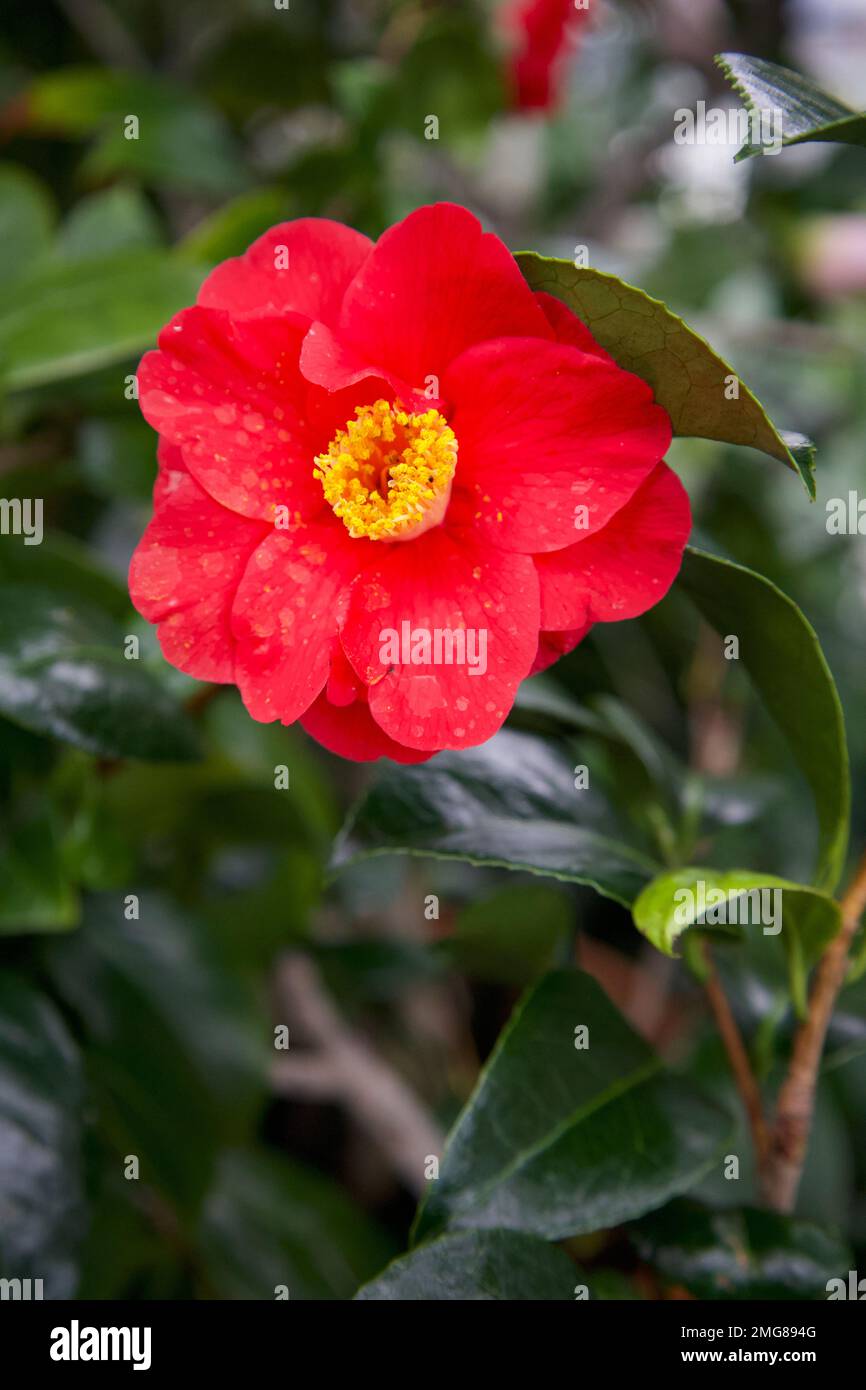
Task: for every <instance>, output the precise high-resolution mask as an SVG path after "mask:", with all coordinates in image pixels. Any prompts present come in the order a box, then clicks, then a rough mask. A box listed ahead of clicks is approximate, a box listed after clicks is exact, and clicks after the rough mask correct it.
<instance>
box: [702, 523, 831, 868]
mask: <svg viewBox="0 0 866 1390" xmlns="http://www.w3.org/2000/svg"><path fill="white" fill-rule="evenodd" d="M677 586H678V588H679V589H681V590H682V591H683V592H685V593H686V594H688V596H689V598H691V600H692V601H693V602H694V603H695V604H696V606H697V608H698V609H699V611H700V612H701V614H702V615H703V616H704V617H705V618H706V620H707V622H708V623H710V624H711V625H712V626H713V627H714V628H715V629H716V631H717V632H718V633H720V634H721V635H722V636H729V635H733V636H736V637H738V638H739V660H740V661H741V662H742V664H743V666H745V668H746V670H747V671H748V673H749V675H750V677H751V679H752V682H753V684H754V686H755V688H756V689H757V691H758V693H759V694H760V696H761V699H762V700H763V702H764V704H765V706H766V708H767V710H768V712H769V713H770V715H771V716H772V718H773V719H774V720H775V722H776V723H777V724H778V726H779V728H780V729H781V731H782V733H783V734H784V735H785V738H786V739H787V741H788V743H789V745H790V749H791V753H792V755H793V757H794V761H795V762H796V763H797V766H798V767H799V768H800V771H801V772H802V773H803V775H804V777H805V778H806V780H807V782H808V783H809V786H810V788H811V790H812V795H813V798H814V801H815V811H816V815H817V819H818V832H819V835H818V863H817V867H816V870H815V874H814V878H813V883H814V885H815V887H816V888H819V889H821V890H823V891H826V892H832V890H833V888H835V886H836V884H837V883H838V881H839V876H840V874H841V872H842V868H843V866H844V863H845V853H846V849H847V845H848V830H849V816H850V805H851V787H850V773H849V768H848V746H847V742H846V737H845V719H844V715H843V713H842V706H841V703H840V701H839V695H838V692H837V690H836V684H835V682H834V680H833V676H832V673H831V671H830V668H829V666H828V665H827V661H826V659H825V657H824V653H823V651H822V650H821V644H820V642H819V641H818V637H817V635H816V633H815V630H814V628H812V626H811V624H810V623H809V622H808V620H807V619H806V618H805V617H804V615H803V613H802V612H801V611H800V609H799V608H798V607H797V605H796V604H795V603H794V602H793V600H792V599H789V598H788V597H787V596H786V595H785V594H783V593H782V591H781V590H780V589H777V588H776V586H775V584H771V583H770V581H769V580H768V579H764V578H763V577H762V576H761V575H759V574H755V573H754V571H753V570H749V569H746V568H744V567H743V566H742V565H735V564H732V563H731V562H730V561H728V560H722V559H720V558H719V557H718V556H715V555H708V554H706V553H704V552H703V551H700V550H695V549H693V548H692V547H689V549H688V550H687V551H686V554H685V557H684V560H683V566H682V569H681V571H680V575H679V578H678V580H677Z"/></svg>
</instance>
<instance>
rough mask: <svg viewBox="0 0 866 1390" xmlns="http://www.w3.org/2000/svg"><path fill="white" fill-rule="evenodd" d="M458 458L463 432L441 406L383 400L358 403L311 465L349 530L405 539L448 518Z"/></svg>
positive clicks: (352, 533)
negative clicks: (414, 408) (415, 408)
mask: <svg viewBox="0 0 866 1390" xmlns="http://www.w3.org/2000/svg"><path fill="white" fill-rule="evenodd" d="M456 466H457V439H456V437H455V434H454V431H453V430H452V429H451V427H450V426H449V425H448V423H447V421H446V420H445V417H444V416H443V415H441V414H440V412H439V411H438V410H425V411H424V412H423V413H421V414H413V413H412V412H411V411H408V410H406V409H405V408H404V407H403V406H402V405H401V404H400V402H394V403H391V402H389V401H386V400H378V401H375V402H374V403H373V404H372V405H361V406H358V407H357V409H356V410H355V417H354V419H352V420H349V421H348V423H347V424H346V427H345V429H342V430H338V431H337V433H336V435H335V436H334V438H333V439H332V440H331V442H330V444H329V445H328V452H327V453H326V454H319V455H318V456H317V458H316V461H315V468H314V470H313V473H314V476H315V477H316V478H318V479H319V481H320V482H321V484H322V490H323V492H324V494H325V498H326V500H327V501H328V502H329V503H330V505H331V507H333V509H334V514H335V515H336V516H338V517H339V518H340V520H341V521H342V523H343V525H344V526H345V527H346V529H347V531H348V532H349V535H350V536H353V537H355V538H356V539H359V538H361V537H362V536H364V537H367V538H368V539H370V540H381V541H407V540H411V539H413V538H414V537H415V536H420V535H422V534H423V532H424V531H429V530H430V528H431V527H433V526H438V525H439V523H440V522H441V521H442V519H443V517H444V516H445V512H446V510H447V507H448V502H449V500H450V497H451V484H452V482H453V479H454V470H455V468H456Z"/></svg>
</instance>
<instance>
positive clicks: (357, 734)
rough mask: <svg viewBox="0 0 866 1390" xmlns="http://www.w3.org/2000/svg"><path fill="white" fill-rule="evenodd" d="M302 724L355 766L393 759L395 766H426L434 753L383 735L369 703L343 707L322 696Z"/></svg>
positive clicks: (332, 750)
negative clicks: (425, 763) (411, 746)
mask: <svg viewBox="0 0 866 1390" xmlns="http://www.w3.org/2000/svg"><path fill="white" fill-rule="evenodd" d="M301 725H302V727H303V728H304V729H306V731H307V733H308V734H309V735H310V736H311V738H314V739H316V741H317V742H318V743H321V744H323V746H324V747H325V748H327V749H329V751H330V752H331V753H337V754H339V756H340V757H341V758H351V759H352V761H353V762H356V763H370V762H373V761H374V760H375V759H376V758H391V759H392V760H393V761H394V762H395V763H423V762H426V761H427V759H428V758H431V757H432V756H433V755H432V753H421V752H419V751H418V750H417V749H415V748H404V747H403V746H402V745H401V744H399V743H395V742H394V740H393V739H390V738H389V737H388V735H387V734H385V733H383V732H382V730H381V729H380V728H379V725H378V724H377V723H376V721H375V719H374V718H373V716H372V715H371V713H370V710H369V707H368V705H367V702H366V700H356V701H355V703H354V704H351V705H347V706H344V707H342V708H340V707H338V706H337V705H333V704H331V702H330V701H329V700H328V699H327V697H326V696H325V695H320V696H319V698H318V700H316V702H315V704H313V705H311V706H310V708H309V709H308V710H307V712H306V714H304V715H302V716H301Z"/></svg>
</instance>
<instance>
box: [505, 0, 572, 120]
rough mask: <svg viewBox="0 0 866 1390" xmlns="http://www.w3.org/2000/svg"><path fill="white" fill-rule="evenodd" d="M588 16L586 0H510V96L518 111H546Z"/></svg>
mask: <svg viewBox="0 0 866 1390" xmlns="http://www.w3.org/2000/svg"><path fill="white" fill-rule="evenodd" d="M588 18H589V0H583V4H581V3H579V0H578V3H575V0H509V3H508V7H507V10H506V16H505V24H506V28H507V30H508V34H509V38H510V41H511V44H512V53H511V59H510V67H509V79H510V86H511V97H512V101H513V103H514V105H515V106H516V107H517V109H518V110H520V111H548V110H550V109H551V108H552V107H554V106H555V105H556V104H557V101H558V100H559V97H560V95H561V92H562V85H563V78H564V70H565V66H566V64H567V61H568V57H569V54H571V53H573V52H574V51H575V48H576V45H577V41H578V34H579V30H580V29H581V28H582V27H583V25H584V23H585V22H586V20H587V19H588Z"/></svg>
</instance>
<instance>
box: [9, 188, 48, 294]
mask: <svg viewBox="0 0 866 1390" xmlns="http://www.w3.org/2000/svg"><path fill="white" fill-rule="evenodd" d="M53 224H54V207H53V204H52V202H51V198H50V197H49V195H48V193H47V192H46V190H45V188H44V187H43V185H42V184H41V183H40V182H39V180H38V179H35V178H34V177H33V175H32V174H31V173H29V172H28V171H27V170H26V169H22V168H20V167H19V166H18V165H17V164H0V281H5V280H14V279H18V278H19V277H20V276H21V275H23V274H24V273H25V272H26V270H27V268H28V266H29V265H31V264H32V263H34V262H36V261H39V260H40V259H41V258H42V257H43V256H46V255H47V254H48V252H49V250H50V247H51V236H52V227H53Z"/></svg>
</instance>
